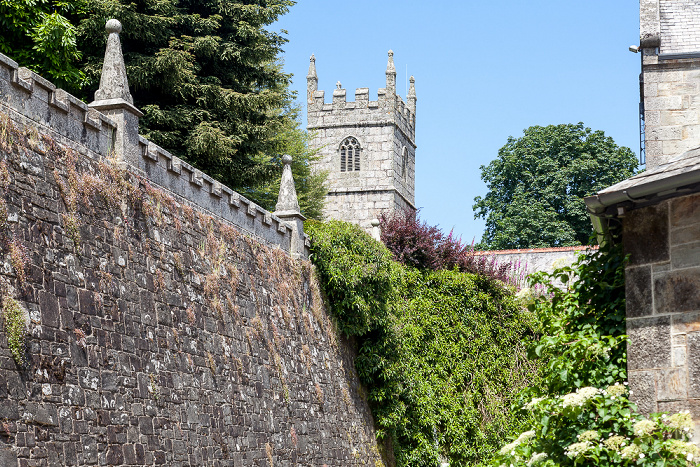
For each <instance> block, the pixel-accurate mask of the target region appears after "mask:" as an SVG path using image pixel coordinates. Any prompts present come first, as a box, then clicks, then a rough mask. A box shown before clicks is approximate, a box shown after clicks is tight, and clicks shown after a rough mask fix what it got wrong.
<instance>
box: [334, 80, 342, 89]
mask: <svg viewBox="0 0 700 467" xmlns="http://www.w3.org/2000/svg"><path fill="white" fill-rule="evenodd" d="M335 87H336V89H343V85H342V84H340V81H338V82H337V83H335Z"/></svg>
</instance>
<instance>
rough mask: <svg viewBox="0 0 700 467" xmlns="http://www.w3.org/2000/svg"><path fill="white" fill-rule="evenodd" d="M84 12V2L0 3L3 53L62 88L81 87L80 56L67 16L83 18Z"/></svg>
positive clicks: (16, 0)
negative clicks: (81, 16) (69, 86)
mask: <svg viewBox="0 0 700 467" xmlns="http://www.w3.org/2000/svg"><path fill="white" fill-rule="evenodd" d="M84 9H85V2H84V1H82V0H78V1H53V0H0V31H1V32H0V52H2V53H3V54H5V55H7V56H9V57H11V58H12V59H13V60H15V61H17V62H18V63H19V64H20V65H22V66H26V67H27V68H30V69H32V70H33V71H35V72H36V73H39V74H40V75H42V76H44V77H46V78H49V79H51V80H52V81H54V83H56V84H57V85H59V86H68V85H73V86H80V85H81V83H82V80H83V79H84V74H83V73H82V72H81V71H80V70H79V69H78V67H77V62H78V60H80V58H81V53H80V51H79V50H78V46H77V43H76V40H77V35H76V28H75V26H74V25H73V24H72V23H71V22H70V21H69V19H68V18H67V17H66V16H70V17H76V16H80V15H82V14H83V13H84Z"/></svg>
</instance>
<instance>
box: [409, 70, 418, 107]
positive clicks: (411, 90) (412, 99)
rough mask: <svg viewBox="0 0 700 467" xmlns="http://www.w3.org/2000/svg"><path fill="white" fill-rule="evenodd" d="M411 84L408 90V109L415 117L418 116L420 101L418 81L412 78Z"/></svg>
mask: <svg viewBox="0 0 700 467" xmlns="http://www.w3.org/2000/svg"><path fill="white" fill-rule="evenodd" d="M409 82H410V83H411V84H410V86H409V88H408V98H407V100H408V108H409V110H410V111H411V113H412V114H413V115H414V116H415V114H416V101H417V100H418V99H417V98H416V79H415V78H414V77H413V76H411V79H409Z"/></svg>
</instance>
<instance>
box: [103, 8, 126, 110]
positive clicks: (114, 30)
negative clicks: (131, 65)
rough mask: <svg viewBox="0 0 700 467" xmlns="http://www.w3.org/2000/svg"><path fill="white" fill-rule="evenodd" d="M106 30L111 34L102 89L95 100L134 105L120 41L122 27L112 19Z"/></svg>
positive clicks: (106, 52) (108, 22) (106, 51)
mask: <svg viewBox="0 0 700 467" xmlns="http://www.w3.org/2000/svg"><path fill="white" fill-rule="evenodd" d="M105 30H106V31H107V32H108V33H109V38H107V49H106V50H105V60H104V63H103V65H102V76H101V77H100V88H99V89H98V90H97V91H96V92H95V100H96V101H104V100H109V99H124V100H125V101H126V102H128V103H129V104H133V103H134V99H133V98H132V97H131V93H130V92H129V81H128V80H127V78H126V67H125V66H124V56H123V55H122V45H121V42H120V41H119V33H120V32H121V31H122V25H121V23H120V22H119V21H117V20H116V19H110V20H109V21H107V24H106V25H105Z"/></svg>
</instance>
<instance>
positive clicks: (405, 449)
mask: <svg viewBox="0 0 700 467" xmlns="http://www.w3.org/2000/svg"><path fill="white" fill-rule="evenodd" d="M305 230H306V231H307V232H309V234H310V235H311V238H312V245H311V253H312V261H313V262H314V264H315V265H316V267H317V268H318V271H319V278H320V280H321V283H322V286H323V288H324V290H325V292H326V295H327V296H328V299H329V306H330V309H331V312H332V313H333V316H334V317H335V319H337V322H338V327H339V329H341V330H342V331H343V332H344V333H345V334H347V335H352V336H354V337H355V341H356V342H357V345H358V346H359V352H358V356H357V358H356V360H355V367H356V369H357V371H358V375H359V377H360V380H361V381H362V383H363V384H364V385H366V387H367V393H368V399H369V402H370V406H371V408H372V412H373V414H374V418H375V421H376V426H377V429H378V435H379V437H380V438H381V437H388V438H389V439H390V440H391V441H392V443H391V445H393V449H394V454H395V458H396V461H397V465H399V466H437V465H439V464H440V462H441V461H442V460H449V462H450V464H451V465H476V464H478V463H479V462H480V460H483V459H487V458H489V457H490V456H491V454H492V453H493V452H494V450H495V449H497V447H498V446H499V445H500V444H501V443H502V442H503V441H504V440H505V439H506V437H507V436H508V435H509V434H512V433H513V432H516V431H517V430H518V429H520V428H521V427H522V424H523V417H521V416H520V415H518V414H515V413H513V412H512V411H511V410H510V407H511V405H512V404H513V402H514V401H515V400H516V396H517V394H518V392H519V391H520V390H522V389H523V388H524V387H525V386H527V385H529V384H532V385H536V384H537V381H536V379H537V377H538V376H537V374H538V372H537V370H536V368H535V367H534V365H535V363H534V362H533V361H531V360H528V358H527V356H526V351H525V346H524V344H523V340H526V339H527V336H532V334H533V329H534V323H533V322H532V321H531V318H530V316H531V315H530V314H529V313H528V312H527V311H525V310H524V309H523V308H522V307H520V306H518V304H517V302H516V300H515V298H514V296H513V293H512V290H511V289H510V288H507V287H505V286H504V285H503V283H502V282H500V281H497V280H493V279H490V278H488V277H486V276H483V275H478V274H470V273H462V272H459V271H457V270H441V271H431V270H419V269H415V268H407V267H405V266H402V265H400V264H398V263H396V262H394V261H392V260H391V257H390V253H389V251H388V250H387V249H386V248H385V247H384V246H383V245H382V244H381V243H379V242H376V241H375V240H373V239H372V238H370V237H369V235H367V234H366V233H365V232H363V231H362V230H361V229H360V228H359V227H357V226H353V225H350V224H347V223H344V222H338V221H331V222H328V223H319V222H307V223H306V224H305Z"/></svg>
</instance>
